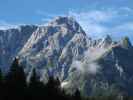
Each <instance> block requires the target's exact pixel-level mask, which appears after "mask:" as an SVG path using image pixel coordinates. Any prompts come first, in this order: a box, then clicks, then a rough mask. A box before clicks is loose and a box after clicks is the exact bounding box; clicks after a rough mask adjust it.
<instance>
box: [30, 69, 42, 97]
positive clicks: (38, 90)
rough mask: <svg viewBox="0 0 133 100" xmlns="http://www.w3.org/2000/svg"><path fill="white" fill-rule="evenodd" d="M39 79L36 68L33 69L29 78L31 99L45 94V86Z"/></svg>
mask: <svg viewBox="0 0 133 100" xmlns="http://www.w3.org/2000/svg"><path fill="white" fill-rule="evenodd" d="M39 79H40V78H39V77H38V76H37V73H36V70H35V69H33V70H32V74H31V77H30V80H29V93H30V97H31V98H32V99H33V98H34V99H35V98H38V99H39V98H43V97H44V96H45V89H44V88H45V86H44V84H43V83H42V82H40V80H39Z"/></svg>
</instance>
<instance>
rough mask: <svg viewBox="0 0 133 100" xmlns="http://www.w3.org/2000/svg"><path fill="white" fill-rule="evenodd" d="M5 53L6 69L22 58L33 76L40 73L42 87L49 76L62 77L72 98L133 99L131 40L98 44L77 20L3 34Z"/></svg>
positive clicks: (1, 61) (0, 45)
mask: <svg viewBox="0 0 133 100" xmlns="http://www.w3.org/2000/svg"><path fill="white" fill-rule="evenodd" d="M0 51H1V53H0V66H2V67H1V68H2V69H7V67H6V66H10V64H11V61H12V59H13V58H14V57H15V56H18V57H19V59H20V62H21V64H22V65H23V66H24V69H25V72H26V74H27V75H28V76H30V72H31V71H32V69H33V68H36V70H37V72H38V75H39V76H40V80H41V81H46V80H47V78H48V76H49V75H53V76H54V77H59V79H60V80H61V82H62V84H61V87H62V88H65V89H66V90H67V91H68V92H74V91H75V90H76V89H77V88H79V89H80V90H81V91H82V93H84V94H85V95H96V94H99V93H102V92H106V91H109V90H111V91H110V92H112V93H114V92H116V91H118V90H121V92H123V91H124V92H127V93H129V94H132V93H133V91H132V90H133V89H132V88H131V87H132V86H131V84H132V83H133V74H132V71H133V67H132V66H133V61H132V59H133V47H132V44H131V43H130V40H129V39H128V37H125V38H123V39H122V40H120V41H113V39H112V38H111V37H110V36H109V35H107V36H105V37H103V38H101V39H95V40H94V39H93V38H91V37H88V36H87V35H86V33H85V32H84V31H83V29H82V28H81V26H80V25H79V24H78V23H77V22H76V21H75V20H74V19H73V18H71V17H57V18H55V19H53V20H52V21H51V22H49V23H48V24H47V25H44V26H43V25H41V26H32V25H26V26H20V27H19V28H15V29H8V30H1V31H0ZM98 91H102V92H98ZM132 95H133V94H132Z"/></svg>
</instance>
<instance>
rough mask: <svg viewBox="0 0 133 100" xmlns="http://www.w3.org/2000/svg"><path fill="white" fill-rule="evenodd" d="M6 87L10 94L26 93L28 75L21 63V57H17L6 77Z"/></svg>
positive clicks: (19, 94)
mask: <svg viewBox="0 0 133 100" xmlns="http://www.w3.org/2000/svg"><path fill="white" fill-rule="evenodd" d="M5 81H6V84H5V89H6V92H7V94H10V96H13V97H18V96H22V95H23V96H24V95H25V89H26V76H25V73H24V70H23V67H22V66H20V65H19V59H17V58H15V59H14V61H13V63H12V65H11V67H10V70H9V72H8V73H7V75H6V77H5Z"/></svg>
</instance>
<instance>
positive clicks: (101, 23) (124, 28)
mask: <svg viewBox="0 0 133 100" xmlns="http://www.w3.org/2000/svg"><path fill="white" fill-rule="evenodd" d="M69 15H70V16H73V17H74V18H75V19H76V20H77V21H78V22H79V23H80V25H81V26H82V28H83V29H84V30H85V31H86V33H87V34H88V36H93V37H98V38H99V37H102V36H104V35H106V34H110V35H113V37H117V38H121V37H122V36H124V35H126V36H129V37H130V38H131V39H133V34H131V33H132V32H133V18H132V16H133V9H131V8H129V7H121V8H119V9H115V8H108V9H105V8H103V9H100V10H97V9H96V10H89V11H81V12H80V11H70V12H69Z"/></svg>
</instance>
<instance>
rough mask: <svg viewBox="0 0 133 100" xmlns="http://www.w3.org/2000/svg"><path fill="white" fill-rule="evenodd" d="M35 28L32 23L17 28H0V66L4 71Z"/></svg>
mask: <svg viewBox="0 0 133 100" xmlns="http://www.w3.org/2000/svg"><path fill="white" fill-rule="evenodd" d="M36 28H37V26H34V25H21V26H19V27H17V28H12V29H7V30H0V67H2V69H3V70H4V71H5V70H6V71H7V70H8V68H9V67H8V66H10V64H11V62H12V60H13V58H14V57H16V56H17V53H18V52H19V51H20V50H21V49H22V47H23V46H24V44H25V43H26V42H27V40H28V38H29V37H30V35H31V34H32V33H33V32H34V31H35V30H36Z"/></svg>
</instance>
